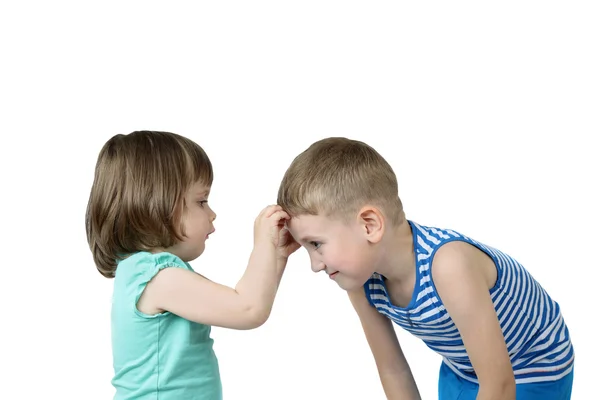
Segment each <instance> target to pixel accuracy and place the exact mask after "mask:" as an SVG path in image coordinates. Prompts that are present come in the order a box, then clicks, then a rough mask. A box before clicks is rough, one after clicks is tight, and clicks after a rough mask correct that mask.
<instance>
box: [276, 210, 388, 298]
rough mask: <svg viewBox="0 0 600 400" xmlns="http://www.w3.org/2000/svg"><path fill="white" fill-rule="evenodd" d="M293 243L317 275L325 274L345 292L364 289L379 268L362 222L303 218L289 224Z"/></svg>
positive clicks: (310, 216) (316, 216) (305, 216)
mask: <svg viewBox="0 0 600 400" xmlns="http://www.w3.org/2000/svg"><path fill="white" fill-rule="evenodd" d="M287 227H288V230H289V231H290V233H291V234H292V236H293V237H294V239H295V240H296V241H297V242H298V243H300V245H302V246H303V247H304V248H305V249H306V250H307V251H308V255H309V257H310V262H311V266H312V270H313V271H314V272H320V271H325V272H326V273H327V275H329V277H330V278H331V279H333V280H334V281H335V282H336V283H337V284H338V285H339V286H340V287H341V288H342V289H344V290H353V289H356V288H358V287H361V286H362V285H363V284H364V283H365V282H366V281H367V280H368V279H369V278H370V277H371V275H372V274H373V272H374V270H375V266H376V257H375V254H376V253H375V246H373V243H371V242H370V241H369V239H368V235H367V233H366V232H365V229H364V227H363V226H362V224H361V223H360V220H359V219H357V220H353V221H349V222H344V221H340V220H337V219H331V218H327V217H324V216H320V215H300V216H297V217H293V218H292V219H290V220H289V221H288V222H287Z"/></svg>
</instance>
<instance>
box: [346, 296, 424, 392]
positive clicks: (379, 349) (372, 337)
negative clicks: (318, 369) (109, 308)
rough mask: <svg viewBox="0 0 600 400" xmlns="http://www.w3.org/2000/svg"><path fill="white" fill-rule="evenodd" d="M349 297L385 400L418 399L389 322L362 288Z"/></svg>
mask: <svg viewBox="0 0 600 400" xmlns="http://www.w3.org/2000/svg"><path fill="white" fill-rule="evenodd" d="M348 296H349V297H350V301H351V302H352V305H353V306H354V309H355V310H356V313H357V314H358V317H359V318H360V322H361V324H362V327H363V330H364V332H365V337H366V339H367V342H368V344H369V347H370V348H371V352H372V353H373V357H374V359H375V364H376V365H377V371H378V372H379V378H380V380H381V384H382V385H383V390H384V392H385V394H386V397H387V398H388V400H420V399H421V396H420V394H419V390H418V389H417V384H416V383H415V379H414V377H413V375H412V372H411V370H410V366H409V365H408V362H407V361H406V357H404V353H403V352H402V349H401V347H400V344H399V343H398V337H397V336H396V332H395V331H394V327H393V325H392V322H391V321H390V320H389V319H388V318H386V317H385V316H384V315H382V314H380V313H379V312H378V311H377V310H376V309H375V308H374V307H373V306H371V304H369V302H368V300H367V298H366V297H365V293H364V291H363V288H362V287H361V288H359V289H357V290H354V291H349V292H348Z"/></svg>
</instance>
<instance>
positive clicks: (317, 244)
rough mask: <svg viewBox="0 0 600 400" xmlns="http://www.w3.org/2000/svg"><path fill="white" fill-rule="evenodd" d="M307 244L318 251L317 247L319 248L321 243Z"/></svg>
mask: <svg viewBox="0 0 600 400" xmlns="http://www.w3.org/2000/svg"><path fill="white" fill-rule="evenodd" d="M308 244H310V245H311V246H313V247H314V248H315V250H316V249H318V248H319V247H321V243H319V242H309V243H308Z"/></svg>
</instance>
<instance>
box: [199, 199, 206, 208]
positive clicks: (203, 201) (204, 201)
mask: <svg viewBox="0 0 600 400" xmlns="http://www.w3.org/2000/svg"><path fill="white" fill-rule="evenodd" d="M207 203H208V200H200V201H199V202H198V204H199V205H200V207H204V205H205V204H207Z"/></svg>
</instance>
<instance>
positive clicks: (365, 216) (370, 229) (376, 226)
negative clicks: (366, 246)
mask: <svg viewBox="0 0 600 400" xmlns="http://www.w3.org/2000/svg"><path fill="white" fill-rule="evenodd" d="M358 222H359V224H360V227H361V230H362V231H363V233H364V234H365V236H366V238H367V240H368V241H369V242H371V243H378V242H379V241H380V240H381V238H382V237H383V232H384V230H385V218H384V217H383V214H382V213H381V211H379V209H378V208H377V207H373V206H364V207H363V208H361V210H360V211H359V213H358Z"/></svg>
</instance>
